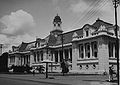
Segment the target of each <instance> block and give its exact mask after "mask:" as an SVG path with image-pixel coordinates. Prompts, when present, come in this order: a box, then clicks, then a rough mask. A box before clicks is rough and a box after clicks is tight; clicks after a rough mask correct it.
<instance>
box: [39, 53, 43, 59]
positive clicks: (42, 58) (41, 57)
mask: <svg viewBox="0 0 120 85" xmlns="http://www.w3.org/2000/svg"><path fill="white" fill-rule="evenodd" d="M40 54H41V61H43V52H42V51H41V52H40Z"/></svg>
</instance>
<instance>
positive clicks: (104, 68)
mask: <svg viewBox="0 0 120 85" xmlns="http://www.w3.org/2000/svg"><path fill="white" fill-rule="evenodd" d="M107 41H108V40H107V38H106V37H105V38H102V37H101V38H100V39H99V46H98V69H99V73H100V74H101V73H103V72H107V73H108V72H109V51H108V42H107Z"/></svg>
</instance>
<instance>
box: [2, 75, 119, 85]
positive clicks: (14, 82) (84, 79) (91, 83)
mask: <svg viewBox="0 0 120 85" xmlns="http://www.w3.org/2000/svg"><path fill="white" fill-rule="evenodd" d="M106 80H108V76H103V75H67V76H61V75H54V76H51V75H49V79H46V78H45V75H44V74H36V75H35V76H33V75H32V74H24V75H23V74H0V85H24V84H25V85H38V84H39V85H117V84H116V82H107V81H106Z"/></svg>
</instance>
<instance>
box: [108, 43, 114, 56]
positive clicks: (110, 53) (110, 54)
mask: <svg viewBox="0 0 120 85" xmlns="http://www.w3.org/2000/svg"><path fill="white" fill-rule="evenodd" d="M108 49H109V57H113V43H112V42H109V44H108Z"/></svg>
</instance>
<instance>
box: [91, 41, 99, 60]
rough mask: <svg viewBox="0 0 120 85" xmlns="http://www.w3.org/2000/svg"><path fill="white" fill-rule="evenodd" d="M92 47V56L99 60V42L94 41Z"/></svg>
mask: <svg viewBox="0 0 120 85" xmlns="http://www.w3.org/2000/svg"><path fill="white" fill-rule="evenodd" d="M91 45H92V46H91V47H92V56H94V57H95V58H97V57H98V46H97V42H96V41H94V42H92V44H91Z"/></svg>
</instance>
